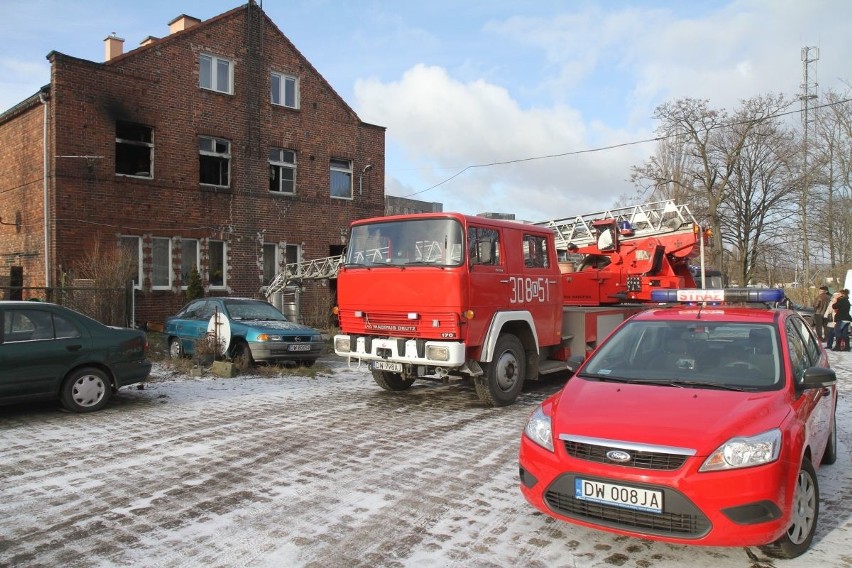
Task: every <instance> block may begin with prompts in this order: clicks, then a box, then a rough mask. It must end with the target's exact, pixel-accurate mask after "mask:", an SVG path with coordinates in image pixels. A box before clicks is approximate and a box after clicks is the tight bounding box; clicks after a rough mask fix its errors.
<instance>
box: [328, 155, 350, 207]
mask: <svg viewBox="0 0 852 568" xmlns="http://www.w3.org/2000/svg"><path fill="white" fill-rule="evenodd" d="M328 179H329V189H330V191H331V196H332V197H339V198H341V199H352V162H351V161H349V160H340V159H336V158H332V159H331V171H330V172H329V178H328Z"/></svg>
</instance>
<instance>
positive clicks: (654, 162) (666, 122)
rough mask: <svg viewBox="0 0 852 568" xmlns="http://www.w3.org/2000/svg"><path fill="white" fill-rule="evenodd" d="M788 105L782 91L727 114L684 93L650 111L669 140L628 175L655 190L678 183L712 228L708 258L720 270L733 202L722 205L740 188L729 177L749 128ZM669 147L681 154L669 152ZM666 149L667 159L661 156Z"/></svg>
mask: <svg viewBox="0 0 852 568" xmlns="http://www.w3.org/2000/svg"><path fill="white" fill-rule="evenodd" d="M788 105H789V102H788V101H787V100H786V99H785V98H784V97H782V96H772V95H770V96H765V97H757V98H754V99H749V100H747V101H744V102H743V103H742V106H741V107H740V108H739V109H738V110H737V112H736V113H735V114H734V115H733V116H731V115H729V114H728V112H727V111H725V110H724V109H714V108H712V107H711V106H710V104H709V101H707V100H697V99H691V98H687V99H680V100H677V101H674V102H670V103H665V104H663V105H661V106H659V107H657V109H656V111H655V113H654V118H656V119H657V120H659V121H660V126H659V127H658V128H657V132H658V133H659V134H660V135H662V136H664V137H666V138H667V139H669V140H671V142H669V143H668V144H667V145H666V146H662V145H661V147H660V151H659V152H658V154H657V156H655V157H654V158H652V159H651V160H649V161H648V162H646V163H645V164H643V165H641V166H638V167H636V168H634V169H633V175H632V180H633V182H634V183H636V184H639V185H644V186H645V187H653V188H654V189H655V190H657V191H669V192H673V191H674V187H677V188H678V192H679V194H680V195H683V196H684V197H685V198H687V199H688V200H689V202H690V203H691V205H692V207H693V211H694V213H695V214H696V216H697V217H698V218H699V219H707V222H708V224H709V226H710V228H711V229H712V245H713V246H712V252H711V254H712V263H713V264H715V265H717V266H719V267H720V268H721V269H723V270H724V264H723V260H724V259H723V256H722V253H723V251H724V246H723V245H724V244H725V243H724V242H723V240H722V235H723V231H724V227H723V218H722V216H723V211H724V212H725V213H726V214H727V213H728V212H731V211H737V208H736V207H728V209H723V208H722V206H723V204H724V203H725V202H726V200H727V199H728V196H729V194H730V193H731V192H732V191H740V190H741V188H740V187H738V186H733V187H732V186H731V185H730V180H731V177H732V176H734V175H738V176H740V175H743V174H744V172H743V171H742V170H738V169H737V168H738V167H739V166H740V164H739V162H740V160H741V158H742V155H743V152H744V148H745V146H746V144H747V143H751V142H753V141H754V140H753V136H752V133H753V131H754V130H755V129H757V128H758V127H759V126H760V125H761V124H762V123H764V122H765V121H767V120H770V119H773V117H775V116H776V115H777V114H778V113H779V111H781V110H783V109H784V108H786V107H787V106H788ZM673 149H677V151H678V152H679V156H677V157H674V156H671V150H673ZM664 154H665V155H666V156H667V157H666V159H665V160H663V159H661V158H660V156H661V155H664ZM742 225H743V226H746V225H748V224H747V223H746V224H742ZM752 252H754V249H752ZM747 262H751V261H750V260H747Z"/></svg>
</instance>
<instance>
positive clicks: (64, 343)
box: [0, 301, 151, 412]
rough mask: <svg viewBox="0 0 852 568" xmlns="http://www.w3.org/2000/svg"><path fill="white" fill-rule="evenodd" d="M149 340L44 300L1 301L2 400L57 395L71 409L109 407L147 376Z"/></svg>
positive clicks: (0, 362)
mask: <svg viewBox="0 0 852 568" xmlns="http://www.w3.org/2000/svg"><path fill="white" fill-rule="evenodd" d="M147 351H148V340H147V338H146V336H145V334H144V333H143V332H142V331H139V330H136V329H128V328H119V327H109V326H106V325H104V324H102V323H100V322H98V321H95V320H93V319H92V318H90V317H88V316H85V315H83V314H81V313H79V312H75V311H74V310H71V309H68V308H66V307H63V306H59V305H56V304H48V303H42V302H14V301H0V403H2V404H9V403H16V402H25V401H32V400H40V399H59V400H60V401H61V402H62V405H63V406H64V407H65V408H67V409H68V410H71V411H73V412H91V411H94V410H100V409H101V408H103V407H104V406H106V404H107V402H108V401H109V399H110V397H111V396H112V394H113V393H114V392H115V391H117V390H118V389H119V388H121V387H123V386H127V385H132V384H134V383H139V382H141V381H143V380H145V378H147V377H148V373H149V372H150V371H151V361H149V360H148V358H147Z"/></svg>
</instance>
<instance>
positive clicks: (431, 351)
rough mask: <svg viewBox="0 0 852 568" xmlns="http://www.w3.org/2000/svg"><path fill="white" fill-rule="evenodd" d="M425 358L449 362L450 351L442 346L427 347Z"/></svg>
mask: <svg viewBox="0 0 852 568" xmlns="http://www.w3.org/2000/svg"><path fill="white" fill-rule="evenodd" d="M426 358H427V359H430V360H432V361H449V360H450V350H449V349H448V348H447V347H445V346H443V345H427V346H426Z"/></svg>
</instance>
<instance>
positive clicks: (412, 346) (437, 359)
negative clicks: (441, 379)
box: [334, 335, 466, 372]
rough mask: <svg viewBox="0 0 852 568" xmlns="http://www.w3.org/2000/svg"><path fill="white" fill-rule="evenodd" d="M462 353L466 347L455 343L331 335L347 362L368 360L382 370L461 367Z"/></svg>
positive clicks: (399, 370)
mask: <svg viewBox="0 0 852 568" xmlns="http://www.w3.org/2000/svg"><path fill="white" fill-rule="evenodd" d="M465 351H466V350H465V344H464V343H460V342H457V341H431V340H428V339H405V338H382V337H372V336H369V335H335V336H334V352H335V353H336V354H338V355H340V356H341V357H348V358H349V359H350V360H353V359H354V360H357V361H368V362H370V363H371V365H370V366H371V368H376V369H381V370H385V371H396V372H402V370H403V369H402V365H418V366H419V365H422V366H426V367H444V368H455V367H461V366H462V365H464V363H465ZM373 362H375V364H374V363H373ZM396 365H399V367H397V366H396Z"/></svg>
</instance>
